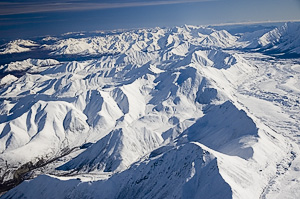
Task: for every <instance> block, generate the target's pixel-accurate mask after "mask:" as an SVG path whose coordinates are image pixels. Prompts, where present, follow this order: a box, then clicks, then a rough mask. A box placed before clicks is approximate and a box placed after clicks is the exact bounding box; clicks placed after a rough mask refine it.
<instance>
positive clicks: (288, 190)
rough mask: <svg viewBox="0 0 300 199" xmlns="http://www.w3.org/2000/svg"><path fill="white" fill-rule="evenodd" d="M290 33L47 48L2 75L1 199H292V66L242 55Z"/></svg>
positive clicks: (196, 34)
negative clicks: (9, 185) (10, 186)
mask: <svg viewBox="0 0 300 199" xmlns="http://www.w3.org/2000/svg"><path fill="white" fill-rule="evenodd" d="M299 27H300V26H299V24H297V23H288V24H285V25H284V26H282V27H279V28H277V29H274V30H272V31H269V32H267V33H266V32H265V30H261V31H256V32H253V33H245V34H244V35H232V34H230V33H229V32H228V31H226V30H219V31H217V30H214V29H213V28H208V27H196V26H183V27H175V28H170V29H168V28H154V29H142V30H134V31H124V32H110V33H107V34H104V33H99V35H93V36H82V35H81V36H80V37H79V38H76V37H74V38H72V37H69V38H66V36H65V37H64V38H63V39H59V37H56V38H48V37H47V38H44V39H42V40H41V42H48V43H47V44H43V43H39V45H40V46H41V48H40V49H41V50H43V49H46V50H49V53H50V54H49V56H50V57H51V59H44V58H43V59H25V60H22V61H14V62H11V63H9V64H4V65H2V66H1V71H2V72H4V73H6V74H5V76H3V77H2V78H1V84H0V168H1V170H0V174H1V176H0V177H1V178H0V182H1V183H3V184H5V182H19V181H20V180H22V179H30V180H28V181H24V182H23V183H21V184H20V185H18V186H16V187H15V188H13V189H11V190H10V191H8V192H6V193H5V194H4V195H2V197H1V198H20V197H24V198H98V197H101V198H285V197H286V198H289V197H290V198H297V197H299V196H300V195H299V194H300V193H299V191H298V190H299V188H300V187H299V183H297V182H300V172H299V170H300V169H299V165H300V158H299V157H300V156H299V153H300V150H299V143H300V140H299V134H300V132H299V127H298V125H297V124H298V121H299V120H300V116H299V114H298V113H299V108H300V107H299V106H300V105H299V103H300V102H299V96H300V90H299V88H300V59H279V58H276V57H271V56H269V55H264V54H262V53H257V52H251V51H250V52H249V48H250V47H251V46H252V47H253V48H256V49H255V51H257V48H258V46H259V45H260V46H262V50H266V49H267V48H269V49H273V48H275V46H277V47H278V48H280V49H281V51H280V52H284V51H285V52H290V53H296V54H297V53H298V51H297V46H296V45H292V44H291V45H289V46H288V45H287V44H288V43H290V41H291V38H294V39H295V40H297V38H298V36H297V35H298V34H297V31H298V32H299ZM20 45H21V44H20ZM23 45H25V44H23ZM283 46H285V47H286V48H283ZM244 48H246V49H247V50H244ZM97 55H98V57H97ZM55 56H57V59H55ZM60 56H67V58H68V59H67V60H68V61H66V60H59V58H60ZM72 56H74V57H75V58H74V57H73V59H72ZM80 56H85V58H86V57H89V59H79V60H76V57H80ZM95 56H96V58H95ZM71 59H72V60H71ZM18 72H20V73H18ZM21 72H22V73H21ZM14 74H18V76H14ZM20 74H21V75H20ZM40 174H43V175H40ZM16 185H17V183H16ZM0 188H1V189H2V187H0Z"/></svg>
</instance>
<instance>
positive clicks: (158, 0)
mask: <svg viewBox="0 0 300 199" xmlns="http://www.w3.org/2000/svg"><path fill="white" fill-rule="evenodd" d="M207 1H215V0H150V1H120V0H119V1H118V0H117V1H116V0H115V1H108V0H106V1H101V2H99V1H92V0H89V1H81V0H77V1H76V0H63V1H57V0H56V1H51V0H50V1H36V0H31V1H20V0H19V1H10V2H0V15H15V14H25V13H40V12H55V11H80V10H97V9H111V8H124V7H139V6H155V5H169V4H183V3H195V2H207Z"/></svg>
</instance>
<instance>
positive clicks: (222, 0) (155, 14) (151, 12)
mask: <svg viewBox="0 0 300 199" xmlns="http://www.w3.org/2000/svg"><path fill="white" fill-rule="evenodd" d="M294 20H300V0H186V1H183V0H147V1H146V0H47V1H46V0H9V1H8V0H0V39H16V38H28V37H34V36H42V35H58V34H62V33H66V32H77V31H96V30H112V29H132V28H147V27H157V26H159V27H172V26H176V25H184V24H189V25H211V24H222V23H252V22H260V21H294Z"/></svg>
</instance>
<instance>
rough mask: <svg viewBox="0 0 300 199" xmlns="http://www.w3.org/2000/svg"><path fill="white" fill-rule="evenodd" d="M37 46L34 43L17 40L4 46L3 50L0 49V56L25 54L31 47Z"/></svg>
mask: <svg viewBox="0 0 300 199" xmlns="http://www.w3.org/2000/svg"><path fill="white" fill-rule="evenodd" d="M37 46H39V45H38V44H37V43H35V42H34V41H31V40H23V39H18V40H14V41H11V42H9V43H7V44H6V45H4V46H3V48H1V49H0V54H12V53H22V52H27V51H31V48H32V47H37Z"/></svg>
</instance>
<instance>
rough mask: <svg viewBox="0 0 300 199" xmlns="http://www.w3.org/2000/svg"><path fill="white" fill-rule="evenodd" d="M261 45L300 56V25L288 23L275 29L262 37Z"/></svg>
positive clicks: (260, 39)
mask: <svg viewBox="0 0 300 199" xmlns="http://www.w3.org/2000/svg"><path fill="white" fill-rule="evenodd" d="M259 44H260V45H261V46H263V47H268V48H271V49H273V50H276V51H279V52H291V53H297V54H300V47H299V46H300V24H299V23H286V24H284V25H283V26H281V27H278V28H275V29H273V30H271V31H270V32H267V33H265V34H264V35H263V36H262V37H260V38H259Z"/></svg>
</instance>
